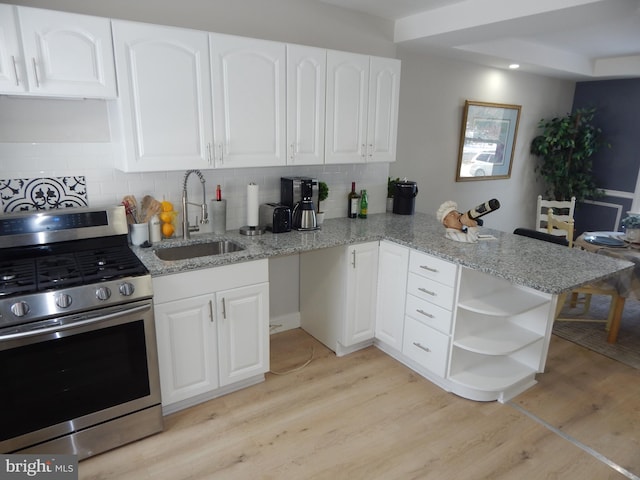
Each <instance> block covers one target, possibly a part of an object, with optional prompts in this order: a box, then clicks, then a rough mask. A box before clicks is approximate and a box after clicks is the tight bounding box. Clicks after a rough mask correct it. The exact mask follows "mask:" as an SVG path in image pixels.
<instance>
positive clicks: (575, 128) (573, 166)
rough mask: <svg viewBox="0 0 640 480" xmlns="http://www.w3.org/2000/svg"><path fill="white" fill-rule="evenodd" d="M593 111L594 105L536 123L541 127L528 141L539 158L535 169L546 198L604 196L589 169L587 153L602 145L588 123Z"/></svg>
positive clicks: (594, 129)
mask: <svg viewBox="0 0 640 480" xmlns="http://www.w3.org/2000/svg"><path fill="white" fill-rule="evenodd" d="M595 114H596V109H595V108H581V109H577V110H576V111H575V112H573V113H570V114H567V115H565V116H564V117H556V118H553V119H551V120H544V119H543V120H540V122H539V123H538V128H541V129H543V130H542V134H541V135H538V136H537V137H535V138H534V139H533V140H532V142H531V153H532V154H534V155H536V156H538V157H541V158H542V162H541V163H540V164H538V165H537V166H536V168H535V171H536V172H538V173H539V175H540V177H542V179H543V180H544V182H545V184H546V186H547V192H546V194H547V195H548V196H549V197H550V199H552V200H558V201H564V200H569V199H571V197H574V196H575V197H576V200H577V201H582V200H584V199H585V198H587V197H589V198H597V197H601V196H602V195H604V192H603V191H602V190H601V189H599V188H598V187H597V186H596V184H595V180H594V178H593V173H592V170H591V169H592V160H591V156H592V155H593V154H594V153H596V152H597V151H598V150H599V149H600V147H601V146H603V145H604V144H605V143H604V142H603V140H602V130H601V129H600V128H598V127H596V126H595V125H593V123H592V122H593V117H594V116H595ZM607 146H608V144H607Z"/></svg>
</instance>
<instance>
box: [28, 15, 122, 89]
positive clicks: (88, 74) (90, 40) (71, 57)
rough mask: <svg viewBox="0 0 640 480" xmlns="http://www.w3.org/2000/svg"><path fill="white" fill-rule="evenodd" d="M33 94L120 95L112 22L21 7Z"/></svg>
mask: <svg viewBox="0 0 640 480" xmlns="http://www.w3.org/2000/svg"><path fill="white" fill-rule="evenodd" d="M17 11H18V18H19V22H20V30H21V32H22V45H23V51H24V58H23V61H24V64H25V71H26V74H27V77H28V81H29V90H30V92H31V93H35V94H42V95H56V96H57V95H62V96H72V97H101V98H114V97H115V96H116V81H115V71H114V64H113V48H112V44H111V23H110V20H109V19H108V18H102V17H92V16H88V15H78V14H70V13H65V12H56V11H51V10H42V9H39V8H28V7H17Z"/></svg>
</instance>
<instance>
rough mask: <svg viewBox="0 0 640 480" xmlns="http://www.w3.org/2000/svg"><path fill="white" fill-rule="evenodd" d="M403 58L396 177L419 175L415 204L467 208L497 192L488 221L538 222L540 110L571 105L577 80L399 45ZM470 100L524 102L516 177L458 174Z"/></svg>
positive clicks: (550, 112)
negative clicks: (534, 143)
mask: <svg viewBox="0 0 640 480" xmlns="http://www.w3.org/2000/svg"><path fill="white" fill-rule="evenodd" d="M398 58H400V59H401V60H402V82H401V93H400V121H399V127H398V160H397V162H396V163H393V164H391V166H390V172H389V173H390V175H391V176H392V177H394V178H395V177H400V178H403V177H407V178H408V179H409V180H413V181H416V182H417V183H418V189H419V194H418V196H417V198H416V210H418V211H420V212H425V213H435V211H436V210H437V209H438V206H439V205H440V204H441V203H442V202H444V201H445V200H455V201H456V202H457V203H458V207H459V208H460V209H462V210H463V211H464V210H466V209H468V208H471V207H474V206H476V205H478V204H480V203H482V202H484V201H486V200H489V199H491V198H497V199H498V200H499V201H500V203H501V208H500V210H498V211H496V212H493V213H491V214H489V215H487V216H486V217H484V222H485V226H487V227H491V228H496V229H498V230H503V231H513V230H514V229H515V228H516V227H519V226H520V227H530V228H531V227H533V225H534V223H535V222H534V219H535V205H536V198H537V196H538V194H539V193H542V192H543V190H544V188H543V185H542V184H541V183H540V182H539V181H537V179H536V175H535V174H534V166H535V163H536V160H535V157H532V156H531V155H530V154H529V145H530V144H531V140H532V138H533V137H534V136H535V135H537V132H536V130H537V124H538V121H539V120H540V119H541V118H548V117H551V116H554V115H557V114H564V113H566V112H568V111H570V110H571V103H572V98H573V91H574V87H575V83H574V82H570V81H564V80H555V79H551V78H547V77H541V76H537V75H530V74H525V73H518V72H511V71H504V70H496V69H491V68H486V67H482V66H479V65H475V64H472V63H467V62H459V61H455V60H448V59H443V58H439V57H435V56H425V55H419V54H416V53H414V52H411V51H408V50H407V49H404V48H402V47H400V48H398ZM465 100H472V101H478V102H491V103H507V104H515V105H521V106H522V110H521V114H520V125H519V128H518V132H517V138H516V146H515V153H514V158H513V167H512V171H511V178H509V179H505V180H481V181H468V182H456V181H455V179H456V167H457V163H458V148H459V143H460V131H461V125H462V114H463V109H464V102H465Z"/></svg>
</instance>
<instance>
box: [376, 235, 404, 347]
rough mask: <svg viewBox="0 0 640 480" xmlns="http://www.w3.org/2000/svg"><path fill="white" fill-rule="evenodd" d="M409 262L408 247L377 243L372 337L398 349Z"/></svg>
mask: <svg viewBox="0 0 640 480" xmlns="http://www.w3.org/2000/svg"><path fill="white" fill-rule="evenodd" d="M408 264H409V249H408V248H406V247H403V246H400V245H396V244H393V243H391V242H386V241H382V242H380V251H379V253H378V293H377V298H376V302H377V306H376V329H375V330H376V331H375V336H376V338H377V339H378V340H380V341H381V342H384V343H385V344H387V345H389V346H390V347H392V348H395V349H396V350H398V351H400V350H402V332H403V330H404V328H403V327H404V312H405V309H404V306H405V297H406V294H407V267H408Z"/></svg>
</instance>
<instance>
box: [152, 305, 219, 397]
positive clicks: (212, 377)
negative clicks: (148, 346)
mask: <svg viewBox="0 0 640 480" xmlns="http://www.w3.org/2000/svg"><path fill="white" fill-rule="evenodd" d="M214 301H215V297H214V296H213V295H203V296H200V297H193V298H188V299H185V300H176V301H173V302H167V303H163V304H159V305H156V306H155V317H156V332H157V337H158V363H159V368H160V386H161V391H162V404H163V405H168V404H171V403H175V402H178V401H180V400H184V399H187V398H190V397H193V396H195V395H198V394H201V393H205V392H209V391H211V390H213V389H215V388H217V387H218V361H217V358H218V352H217V333H216V325H215V318H213V315H214V311H213V302H214Z"/></svg>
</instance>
